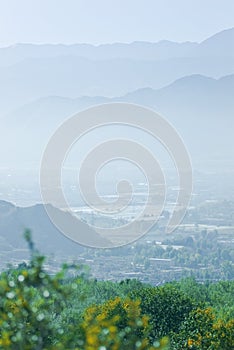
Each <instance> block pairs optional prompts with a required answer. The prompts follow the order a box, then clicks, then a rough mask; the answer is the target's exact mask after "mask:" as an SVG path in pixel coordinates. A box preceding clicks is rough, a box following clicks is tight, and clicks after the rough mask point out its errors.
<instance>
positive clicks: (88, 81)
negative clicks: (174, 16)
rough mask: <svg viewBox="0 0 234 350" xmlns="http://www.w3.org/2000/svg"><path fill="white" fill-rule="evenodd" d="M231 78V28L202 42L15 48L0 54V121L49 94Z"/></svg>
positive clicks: (106, 92) (109, 92)
mask: <svg viewBox="0 0 234 350" xmlns="http://www.w3.org/2000/svg"><path fill="white" fill-rule="evenodd" d="M233 73H234V28H232V29H229V30H225V31H222V32H220V33H218V34H216V35H214V36H212V37H210V38H208V39H207V40H205V41H203V42H201V43H190V42H186V43H174V42H169V41H161V42H158V43H147V42H134V43H131V44H120V43H119V44H118V43H117V44H111V45H100V46H92V45H86V44H77V45H70V46H69V45H32V44H19V45H15V46H12V47H8V48H2V49H0V96H1V103H0V116H4V115H5V114H6V113H7V112H10V111H13V110H14V109H16V108H19V107H20V106H23V105H24V104H27V103H30V102H32V101H33V100H35V99H38V98H44V97H47V96H51V95H52V96H63V97H67V98H76V97H78V96H83V95H88V96H96V95H101V96H108V97H114V96H120V95H124V94H126V93H128V92H129V91H133V90H136V89H140V88H148V87H150V88H153V89H160V88H162V87H165V86H166V85H170V84H171V83H172V82H173V81H175V80H177V79H180V78H181V77H183V76H189V75H193V74H200V75H205V76H210V77H213V78H220V77H222V76H225V75H230V74H233Z"/></svg>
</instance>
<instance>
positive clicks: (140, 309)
mask: <svg viewBox="0 0 234 350" xmlns="http://www.w3.org/2000/svg"><path fill="white" fill-rule="evenodd" d="M25 238H26V240H27V242H28V245H29V248H30V252H31V260H30V262H29V264H25V263H23V264H21V265H20V266H19V267H18V268H17V269H8V270H7V271H5V272H2V273H1V275H0V349H8V350H27V349H28V350H31V349H32V350H33V349H36V350H40V349H41V350H42V349H44V350H55V349H56V350H65V349H66V350H68V349H69V350H72V349H76V350H131V349H133V350H134V349H135V350H137V349H141V350H153V349H160V350H166V349H169V340H168V339H169V338H170V343H171V345H170V349H171V350H182V349H187V350H189V349H192V350H231V349H234V344H233V339H234V337H233V335H234V318H233V311H234V309H233V305H234V282H233V281H221V282H218V283H214V284H212V283H205V284H199V283H197V282H196V281H195V280H194V279H193V278H189V279H184V280H181V281H180V282H171V283H168V284H165V285H163V286H160V287H152V286H147V285H144V284H142V283H140V282H139V281H137V280H126V281H122V282H120V283H117V282H110V281H106V282H105V281H96V280H94V279H91V278H87V277H86V276H85V274H84V270H83V268H81V267H77V266H67V265H64V266H63V268H62V269H61V271H59V272H58V273H57V274H56V275H50V274H49V273H48V272H47V271H46V269H45V265H44V261H45V259H44V257H43V256H41V255H40V254H39V253H38V252H37V250H36V249H35V247H34V244H33V242H32V239H31V235H30V232H26V234H25ZM70 269H73V270H74V269H75V271H76V275H75V277H74V274H73V277H71V274H69V272H70ZM158 339H161V340H160V341H158Z"/></svg>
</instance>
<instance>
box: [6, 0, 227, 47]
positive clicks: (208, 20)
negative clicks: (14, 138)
mask: <svg viewBox="0 0 234 350" xmlns="http://www.w3.org/2000/svg"><path fill="white" fill-rule="evenodd" d="M230 27H234V0H0V46H6V45H10V44H14V43H18V42H32V43H75V42H88V43H93V44H100V43H108V42H109V43H110V42H116V41H120V42H131V41H134V40H146V41H158V40H161V39H169V40H174V41H186V40H191V41H201V40H203V39H205V38H207V37H208V36H210V35H212V34H214V33H216V32H218V31H221V30H223V29H226V28H230Z"/></svg>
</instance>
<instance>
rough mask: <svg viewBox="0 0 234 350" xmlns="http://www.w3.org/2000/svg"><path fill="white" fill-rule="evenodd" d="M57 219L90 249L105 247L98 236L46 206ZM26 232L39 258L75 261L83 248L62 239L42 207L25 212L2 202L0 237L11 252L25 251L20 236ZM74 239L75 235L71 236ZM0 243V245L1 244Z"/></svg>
mask: <svg viewBox="0 0 234 350" xmlns="http://www.w3.org/2000/svg"><path fill="white" fill-rule="evenodd" d="M50 207H51V209H52V210H53V211H54V213H55V214H57V215H58V216H59V217H60V219H61V220H62V221H63V222H64V223H65V224H68V225H72V226H73V227H74V229H77V228H78V230H79V231H78V237H79V238H80V241H82V242H83V243H85V242H87V243H88V242H89V243H90V242H93V244H94V245H97V246H98V245H106V246H108V245H109V242H108V240H106V239H104V238H102V237H101V236H99V235H98V234H97V233H96V232H95V231H94V230H92V229H91V228H90V227H89V226H88V225H86V224H85V223H83V222H81V221H80V222H79V224H77V221H76V220H75V219H74V218H73V217H72V216H71V215H70V214H69V213H65V212H62V211H60V210H58V209H56V208H53V207H52V206H50ZM26 229H30V230H31V231H32V235H33V241H34V242H35V244H36V247H37V248H38V249H39V250H40V251H41V252H42V253H43V254H53V255H56V256H74V257H77V256H78V255H79V253H80V252H81V251H82V250H83V247H82V246H81V245H79V244H77V243H75V242H73V241H71V240H70V239H68V238H67V237H65V236H64V235H63V234H62V233H61V232H60V231H59V230H58V229H57V228H56V227H55V226H54V225H53V223H52V222H51V221H50V219H49V217H48V215H47V212H46V210H45V208H44V206H43V205H42V204H37V205H34V206H31V207H27V208H21V207H16V206H15V205H13V204H11V203H8V202H6V201H0V237H1V238H2V239H4V242H5V244H6V243H7V244H8V245H10V246H11V247H12V249H22V248H26V247H27V244H26V242H25V241H24V239H23V233H24V231H25V230H26ZM75 234H76V235H77V232H75V233H74V236H75ZM2 239H0V245H1V242H2Z"/></svg>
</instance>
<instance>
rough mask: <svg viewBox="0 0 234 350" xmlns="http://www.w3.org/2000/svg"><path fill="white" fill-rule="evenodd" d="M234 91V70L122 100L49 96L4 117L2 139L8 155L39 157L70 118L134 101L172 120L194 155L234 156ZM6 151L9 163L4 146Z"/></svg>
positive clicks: (196, 77) (138, 92) (180, 81)
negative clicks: (101, 106) (107, 105)
mask: <svg viewBox="0 0 234 350" xmlns="http://www.w3.org/2000/svg"><path fill="white" fill-rule="evenodd" d="M233 92H234V74H233V75H230V76H226V77H222V78H220V79H213V78H210V77H205V76H201V75H192V76H188V77H183V78H180V79H178V80H176V81H175V82H173V83H172V84H170V85H168V86H166V87H164V88H162V89H158V90H155V89H152V88H144V89H138V90H135V91H133V92H130V93H128V94H126V95H123V96H121V97H117V98H107V97H101V96H99V97H88V96H84V97H79V98H77V99H71V98H64V97H59V96H51V97H46V98H43V99H39V100H36V101H34V102H33V103H30V104H28V105H25V106H24V107H22V108H20V109H18V110H16V111H15V112H14V113H11V114H9V115H8V116H7V117H5V118H4V119H2V132H3V134H2V137H1V141H2V142H3V144H8V150H9V152H8V154H7V157H8V160H9V159H10V158H11V162H13V163H14V162H16V161H18V160H20V159H25V160H28V161H32V160H34V161H39V160H40V158H41V155H42V152H43V150H44V148H45V146H46V144H47V142H48V140H49V138H50V137H51V135H52V134H53V133H54V131H55V130H56V128H57V127H58V126H59V125H60V124H61V123H62V122H63V121H64V120H65V119H67V118H68V117H69V116H72V115H74V114H75V113H77V112H79V111H81V110H83V109H86V108H88V107H91V106H94V105H97V104H101V103H108V102H128V103H135V104H139V105H144V106H146V107H149V108H152V109H154V110H155V111H156V112H158V113H159V114H161V115H163V116H164V117H165V118H166V119H168V120H169V122H171V123H172V124H173V126H174V127H175V128H176V129H177V130H178V131H179V132H180V134H181V136H182V138H183V139H184V141H185V143H186V145H187V146H188V149H189V151H190V152H191V153H192V155H194V154H200V152H201V151H203V152H202V154H203V155H204V156H206V157H207V158H209V157H211V156H212V157H213V156H214V155H216V154H219V155H221V154H225V155H228V156H233V149H234V145H233V136H232V130H233V128H234V118H233V115H234V99H233ZM4 125H5V128H6V130H5V131H4V129H3V126H4ZM227 125H228V128H227ZM7 129H8V131H7ZM196 135H197V137H196ZM23 138H24V140H23ZM208 139H209V142H207V140H208ZM8 140H11V142H10V143H9V141H8ZM29 144H33V148H31V147H28V145H29ZM232 145H233V146H232ZM0 152H1V159H2V162H3V161H4V159H5V153H4V147H1V149H0Z"/></svg>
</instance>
